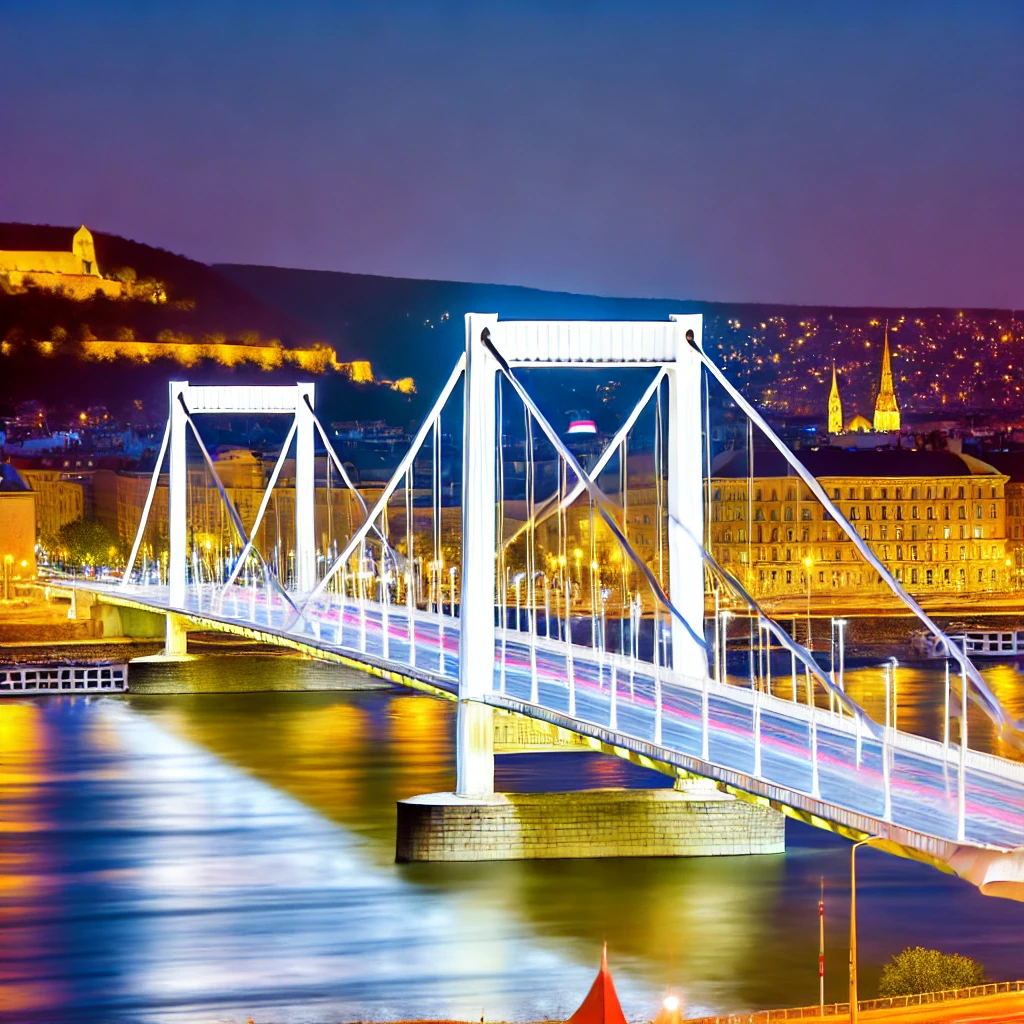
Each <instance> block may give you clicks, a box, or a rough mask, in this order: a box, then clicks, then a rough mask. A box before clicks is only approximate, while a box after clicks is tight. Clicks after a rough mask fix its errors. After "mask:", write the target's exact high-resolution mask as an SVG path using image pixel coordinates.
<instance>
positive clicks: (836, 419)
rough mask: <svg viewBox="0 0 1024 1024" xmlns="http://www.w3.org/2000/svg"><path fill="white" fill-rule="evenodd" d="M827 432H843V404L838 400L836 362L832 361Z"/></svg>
mask: <svg viewBox="0 0 1024 1024" xmlns="http://www.w3.org/2000/svg"><path fill="white" fill-rule="evenodd" d="M828 432H829V433H830V434H841V433H842V432H843V403H842V402H841V401H840V399H839V384H838V382H837V381H836V361H835V360H834V359H833V360H832V390H831V391H829V393H828Z"/></svg>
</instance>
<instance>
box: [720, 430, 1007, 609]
mask: <svg viewBox="0 0 1024 1024" xmlns="http://www.w3.org/2000/svg"><path fill="white" fill-rule="evenodd" d="M801 454H802V459H803V462H804V464H805V465H806V466H807V468H808V469H809V470H810V472H811V473H812V474H813V475H814V476H815V478H816V479H817V480H818V482H819V483H820V484H821V486H822V487H823V488H824V489H825V491H826V493H827V494H828V495H829V497H830V498H831V499H832V500H833V501H834V502H835V503H836V505H837V506H838V507H839V509H840V511H842V512H843V514H844V515H845V516H846V517H847V518H848V519H849V520H850V522H851V524H852V525H853V526H854V527H855V528H856V529H857V530H858V532H859V533H860V535H861V537H862V538H863V539H864V540H866V541H867V542H868V543H869V544H870V546H871V548H872V550H873V551H874V552H875V554H876V555H877V556H878V558H879V559H880V560H881V561H882V562H883V563H884V564H885V565H886V566H887V567H888V569H889V571H890V572H891V573H892V574H893V575H894V576H895V577H896V579H898V580H900V581H901V582H902V583H903V585H904V586H905V587H906V588H907V589H908V590H909V591H910V592H911V593H917V594H929V593H934V592H937V591H941V590H946V591H963V592H978V591H995V590H1003V589H1005V588H1006V587H1007V585H1008V584H1009V583H1010V582H1011V580H1010V572H1009V569H1008V567H1007V565H1006V497H1005V485H1006V483H1007V480H1008V479H1009V478H1008V477H1007V476H1006V475H1005V474H1004V473H1000V472H999V471H998V470H997V469H995V468H994V467H993V466H991V465H989V464H988V463H985V462H981V461H979V460H978V459H973V458H970V457H968V456H964V455H954V454H953V453H951V452H932V451H906V450H901V449H888V450H880V451H875V450H870V451H847V450H840V449H835V448H825V449H820V450H817V451H808V452H804V453H801ZM710 534H711V551H712V554H713V555H714V556H715V558H717V559H718V560H719V562H721V564H722V565H723V566H725V567H726V568H727V569H729V571H730V572H732V573H733V574H735V575H736V576H737V577H738V578H739V579H740V580H741V581H742V582H744V583H745V584H746V585H747V586H749V587H751V588H752V589H753V591H754V592H755V593H756V594H758V595H761V596H771V595H780V596H781V595H787V594H802V593H805V592H807V590H808V589H809V590H810V591H811V592H821V593H824V592H828V593H839V592H841V591H842V592H846V593H849V592H850V591H851V590H852V591H854V592H857V591H859V592H862V593H871V592H878V591H880V590H882V588H883V586H884V585H883V584H882V583H881V580H880V578H879V577H878V576H877V574H876V573H875V572H874V571H873V570H872V569H871V568H870V567H868V566H867V565H866V564H865V563H864V561H863V559H862V558H861V556H860V555H859V554H858V553H857V551H856V549H855V548H854V546H853V543H852V542H851V541H850V540H849V539H848V537H847V536H846V534H845V533H844V532H843V530H842V529H840V527H839V526H838V525H837V524H836V523H835V522H834V521H833V520H832V519H831V518H830V517H829V516H828V515H827V514H826V513H825V511H824V509H823V508H822V506H821V505H820V504H819V503H818V501H817V499H816V498H814V497H813V495H811V493H810V491H809V490H808V489H807V487H806V485H805V484H804V483H803V482H802V481H801V480H800V479H799V478H797V477H794V476H791V475H790V469H789V465H788V463H786V462H785V460H784V459H783V458H782V456H781V455H779V454H778V453H776V452H755V459H754V476H753V480H752V482H751V481H750V480H749V478H748V466H747V453H746V452H745V451H732V452H725V453H723V455H722V456H720V457H719V459H718V460H716V464H715V465H714V466H713V469H712V481H711V524H710Z"/></svg>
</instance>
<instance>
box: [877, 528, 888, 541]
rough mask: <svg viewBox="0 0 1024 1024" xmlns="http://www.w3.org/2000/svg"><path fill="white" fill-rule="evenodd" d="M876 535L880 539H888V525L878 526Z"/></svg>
mask: <svg viewBox="0 0 1024 1024" xmlns="http://www.w3.org/2000/svg"><path fill="white" fill-rule="evenodd" d="M878 536H879V537H880V538H881V539H882V540H888V539H889V527H888V526H880V527H879V528H878Z"/></svg>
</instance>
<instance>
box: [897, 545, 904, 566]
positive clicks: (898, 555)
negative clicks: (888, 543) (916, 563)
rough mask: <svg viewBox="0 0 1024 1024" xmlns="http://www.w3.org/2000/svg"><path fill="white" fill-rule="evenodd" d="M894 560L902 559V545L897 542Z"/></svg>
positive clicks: (899, 560)
mask: <svg viewBox="0 0 1024 1024" xmlns="http://www.w3.org/2000/svg"><path fill="white" fill-rule="evenodd" d="M896 561H897V562H902V561H903V545H902V544H897V545H896Z"/></svg>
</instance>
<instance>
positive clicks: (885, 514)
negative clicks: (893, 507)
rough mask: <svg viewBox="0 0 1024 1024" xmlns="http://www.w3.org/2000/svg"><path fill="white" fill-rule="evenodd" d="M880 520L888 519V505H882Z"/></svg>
mask: <svg viewBox="0 0 1024 1024" xmlns="http://www.w3.org/2000/svg"><path fill="white" fill-rule="evenodd" d="M882 518H883V519H888V518H889V506H888V505H883V506H882Z"/></svg>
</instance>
